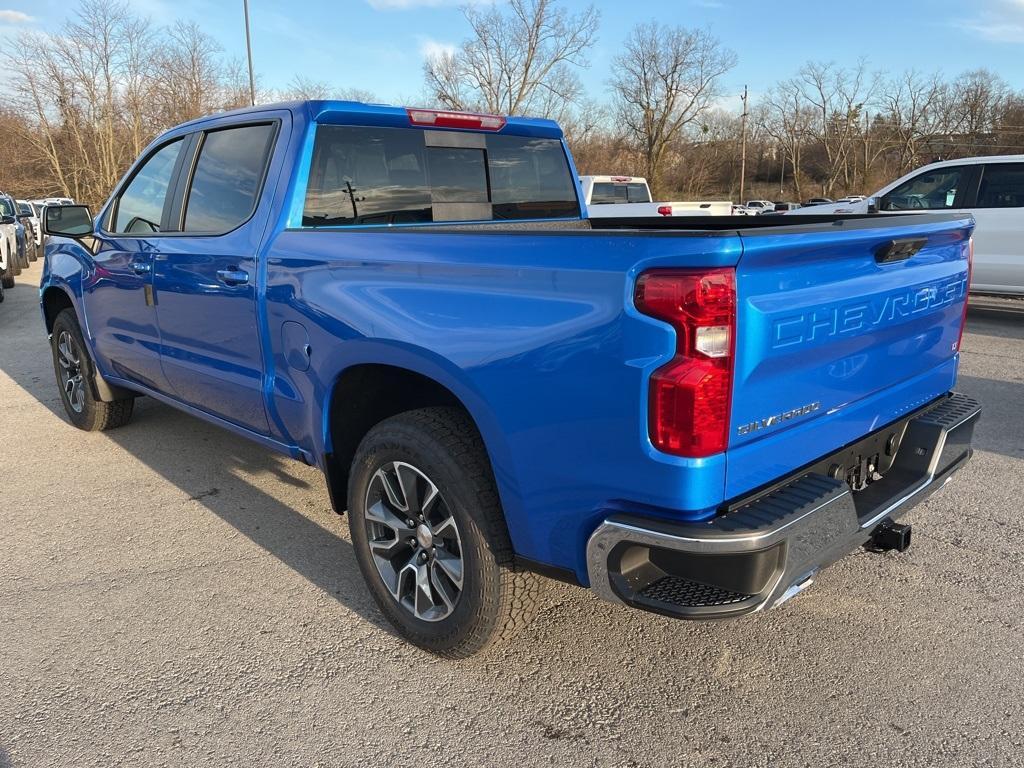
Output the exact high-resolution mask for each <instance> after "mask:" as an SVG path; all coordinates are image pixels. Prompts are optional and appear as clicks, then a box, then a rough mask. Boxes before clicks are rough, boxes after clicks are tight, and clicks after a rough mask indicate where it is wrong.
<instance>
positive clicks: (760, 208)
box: [746, 200, 775, 213]
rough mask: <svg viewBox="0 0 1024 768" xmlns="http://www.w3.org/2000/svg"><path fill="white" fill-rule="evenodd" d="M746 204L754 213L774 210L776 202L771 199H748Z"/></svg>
mask: <svg viewBox="0 0 1024 768" xmlns="http://www.w3.org/2000/svg"><path fill="white" fill-rule="evenodd" d="M746 206H747V208H748V209H749V210H751V211H753V212H754V213H764V212H765V211H770V210H774V208H775V203H773V202H772V201H771V200H747V202H746Z"/></svg>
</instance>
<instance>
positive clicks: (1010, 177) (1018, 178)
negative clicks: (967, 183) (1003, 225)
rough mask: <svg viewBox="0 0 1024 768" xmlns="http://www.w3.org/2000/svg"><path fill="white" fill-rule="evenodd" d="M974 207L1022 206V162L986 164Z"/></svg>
mask: <svg viewBox="0 0 1024 768" xmlns="http://www.w3.org/2000/svg"><path fill="white" fill-rule="evenodd" d="M974 207H975V208H1021V207H1024V163H999V164H992V165H986V166H985V169H984V171H982V177H981V182H980V183H979V185H978V202H977V203H976V204H975V205H974Z"/></svg>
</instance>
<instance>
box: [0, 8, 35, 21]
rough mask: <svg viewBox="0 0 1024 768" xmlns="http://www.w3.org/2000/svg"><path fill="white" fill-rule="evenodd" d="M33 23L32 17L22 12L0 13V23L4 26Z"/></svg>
mask: <svg viewBox="0 0 1024 768" xmlns="http://www.w3.org/2000/svg"><path fill="white" fill-rule="evenodd" d="M30 21H33V19H32V17H31V16H29V15H28V14H27V13H22V12H21V11H0V23H4V24H28V23H29V22H30Z"/></svg>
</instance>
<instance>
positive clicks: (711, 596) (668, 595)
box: [640, 576, 751, 608]
mask: <svg viewBox="0 0 1024 768" xmlns="http://www.w3.org/2000/svg"><path fill="white" fill-rule="evenodd" d="M640 594H641V595H642V596H643V597H645V598H646V599H648V600H653V601H655V602H659V603H667V604H668V605H676V606H679V607H680V608H710V607H716V606H720V605H734V604H736V603H742V602H743V601H744V600H749V599H750V598H751V595H745V594H743V593H742V592H733V591H731V590H728V589H722V588H721V587H713V586H711V585H709V584H701V583H700V582H699V581H691V580H690V579H684V578H683V577H681V576H663V577H662V578H660V579H658V580H657V581H653V582H651V583H650V584H648V585H647V586H646V587H644V588H643V589H642V590H641V591H640Z"/></svg>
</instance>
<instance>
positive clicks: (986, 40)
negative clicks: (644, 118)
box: [0, 0, 1024, 110]
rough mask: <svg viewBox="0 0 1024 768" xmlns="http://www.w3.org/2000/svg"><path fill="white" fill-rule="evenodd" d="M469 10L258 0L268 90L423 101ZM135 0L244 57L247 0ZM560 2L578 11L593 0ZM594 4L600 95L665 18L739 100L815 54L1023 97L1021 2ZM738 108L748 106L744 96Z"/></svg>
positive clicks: (380, 1) (439, 1) (58, 18)
mask: <svg viewBox="0 0 1024 768" xmlns="http://www.w3.org/2000/svg"><path fill="white" fill-rule="evenodd" d="M476 1H477V2H484V1H486V0H476ZM497 1H498V2H500V1H501V0H497ZM464 2H465V0H302V2H281V0H250V11H251V16H252V24H253V49H254V55H255V65H256V70H257V72H258V73H259V76H260V78H261V83H262V84H263V85H265V86H269V87H273V88H281V87H284V86H286V85H287V83H288V82H289V81H290V80H291V79H292V78H293V77H294V76H295V75H296V74H302V75H304V76H306V77H307V78H310V79H313V80H321V81H325V82H329V83H331V84H333V85H336V86H338V87H339V88H345V87H355V88H362V89H365V90H369V91H371V92H373V93H374V94H376V96H377V97H378V98H380V99H381V100H383V101H388V102H392V103H411V102H416V101H417V97H418V95H419V94H420V93H422V82H423V78H422V62H423V56H424V53H425V52H426V51H430V50H432V49H436V48H438V47H444V46H452V45H455V44H457V43H458V42H459V41H460V40H462V39H463V38H464V37H465V36H466V34H467V32H468V29H467V25H466V23H465V20H464V19H463V18H462V15H461V13H460V12H459V9H458V6H459V5H462V4H464ZM130 4H131V5H132V6H133V8H134V9H135V10H136V11H138V12H139V13H141V14H143V15H146V16H149V17H150V18H151V19H152V20H153V21H154V22H156V23H167V22H173V21H174V20H175V19H178V18H185V19H192V20H195V21H197V22H198V23H199V24H200V25H201V26H202V27H203V28H204V29H205V30H206V31H207V32H209V33H210V34H211V35H212V36H213V37H214V38H215V39H216V40H217V41H218V42H219V43H220V44H221V45H222V46H223V48H224V49H225V51H226V53H227V54H228V55H236V56H238V57H242V56H244V53H245V37H244V28H243V25H242V0H216V2H213V1H212V0H130ZM563 4H564V5H565V6H566V7H567V8H570V9H577V8H582V7H584V6H585V5H586V4H587V3H586V2H585V0H563ZM594 5H595V6H596V7H597V8H598V9H599V10H600V11H601V29H600V33H599V39H598V42H597V44H596V45H595V46H594V49H593V52H592V54H591V56H590V60H591V66H590V68H589V69H588V70H585V71H583V72H581V76H582V77H583V80H584V83H585V84H586V85H587V87H588V90H589V92H590V94H591V95H592V96H594V97H596V98H598V99H600V98H602V97H603V96H604V94H605V93H606V92H607V88H606V81H607V79H608V69H609V65H610V62H611V59H612V58H613V57H614V55H615V53H616V51H617V50H618V49H619V46H620V45H621V42H622V39H623V38H624V37H625V35H626V34H627V32H628V30H629V28H630V27H631V26H632V25H633V24H636V23H638V22H642V21H649V20H651V19H652V18H654V17H655V16H656V17H657V19H658V20H660V21H661V22H663V23H668V24H680V25H684V26H702V27H708V28H710V29H711V30H712V32H713V33H714V34H715V35H717V36H718V37H719V38H720V39H721V40H722V41H723V43H725V45H727V46H728V47H730V48H732V49H733V50H734V51H736V53H737V55H738V57H739V63H738V66H737V67H736V68H735V69H734V70H733V71H732V72H731V73H730V74H729V75H728V77H727V79H726V83H725V84H726V86H727V88H728V90H729V92H730V93H733V94H737V95H738V94H739V93H740V92H741V91H742V88H743V85H744V83H746V84H748V85H749V86H750V89H751V92H752V96H754V97H755V98H756V95H757V94H758V93H761V92H763V91H764V90H765V89H767V88H768V87H769V86H770V85H771V84H772V83H773V82H774V81H776V80H778V79H781V78H784V77H788V76H790V75H791V74H793V73H794V72H795V70H796V69H797V68H798V67H799V66H800V65H801V64H802V63H803V62H805V61H807V60H808V59H814V60H820V61H835V62H837V63H840V64H852V63H854V62H856V60H857V59H858V58H860V57H864V58H866V59H867V60H868V62H869V64H870V66H871V67H872V68H876V69H887V70H892V71H899V70H903V69H908V68H916V69H918V70H922V71H928V72H930V71H934V70H940V71H942V72H944V73H946V74H947V75H949V76H953V75H955V74H958V73H960V72H962V71H964V70H966V69H972V68H977V67H987V68H989V69H992V70H994V71H996V72H997V73H998V74H1000V75H1001V76H1002V77H1003V78H1004V79H1005V80H1007V81H1008V82H1009V83H1010V85H1011V86H1014V87H1015V88H1020V89H1024V55H1022V54H1024V0H974V1H973V2H972V1H971V0H968V1H967V2H964V0H958V1H954V0H929V1H924V0H889V2H884V3H883V2H877V1H876V0H861V2H835V1H833V2H822V1H821V0H810V1H805V0H783V1H781V2H780V1H778V0H757V1H756V2H751V1H749V0H734V2H728V1H727V0H661V2H653V3H640V2H624V1H623V0H596V1H595V2H594ZM74 6H75V3H73V2H69V1H68V0H31V2H22V1H21V0H0V34H4V35H8V36H9V35H11V34H12V33H15V32H16V31H17V30H19V29H25V28H37V29H43V30H52V29H56V28H57V27H59V25H60V23H61V22H62V21H63V20H64V18H66V16H67V14H68V13H69V12H70V9H72V8H73V7H74ZM22 16H27V17H29V18H27V19H25V18H22ZM731 103H732V101H731V100H726V101H725V104H728V105H730V106H731ZM734 103H735V108H736V109H737V110H738V109H739V100H738V96H737V98H736V99H735V102H734Z"/></svg>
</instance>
